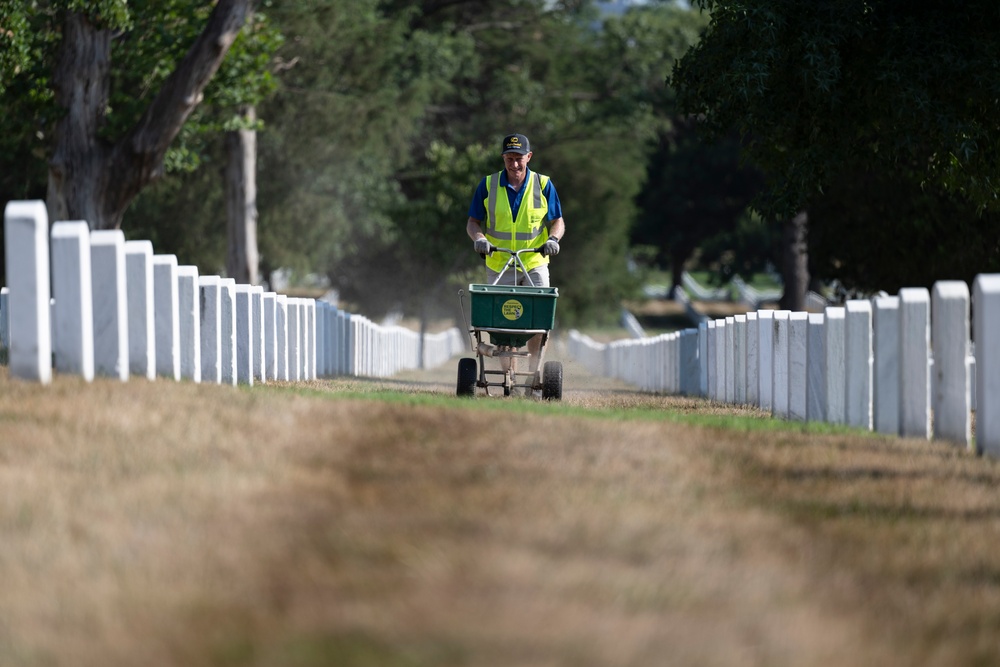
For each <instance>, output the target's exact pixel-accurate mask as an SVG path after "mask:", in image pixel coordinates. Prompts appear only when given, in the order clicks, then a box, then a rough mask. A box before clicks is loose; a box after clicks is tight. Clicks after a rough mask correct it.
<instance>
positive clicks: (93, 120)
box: [46, 12, 111, 228]
mask: <svg viewBox="0 0 1000 667" xmlns="http://www.w3.org/2000/svg"><path fill="white" fill-rule="evenodd" d="M110 74H111V31H109V30H101V29H99V28H97V27H96V26H94V25H93V24H91V23H90V21H88V20H87V18H86V17H85V16H83V15H82V14H77V13H75V12H67V14H66V21H65V23H64V25H63V35H62V43H61V44H60V46H59V55H58V57H57V61H56V67H55V72H54V73H53V83H54V89H55V90H54V92H55V101H56V104H57V105H58V106H60V107H62V108H64V109H66V114H65V115H64V116H63V117H62V118H61V119H60V120H59V121H58V122H57V123H56V127H55V136H54V142H55V148H54V150H53V153H52V159H51V160H50V161H49V182H48V193H47V196H46V198H47V200H48V201H47V207H48V213H49V220H52V221H56V220H86V221H87V222H89V223H90V225H91V227H92V228H94V227H95V225H96V223H97V222H98V221H99V220H101V219H102V218H103V211H102V208H103V207H102V206H101V205H100V202H101V201H102V200H103V199H104V197H105V195H106V192H107V177H108V174H107V170H106V169H105V165H106V163H107V160H108V154H109V153H110V150H111V147H110V146H109V145H108V143H107V142H106V141H104V140H103V139H101V138H100V135H99V132H100V131H101V128H103V127H104V124H105V115H104V114H105V110H106V109H107V107H108V97H109V90H110V85H111V76H110Z"/></svg>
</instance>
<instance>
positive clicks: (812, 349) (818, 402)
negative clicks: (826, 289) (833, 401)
mask: <svg viewBox="0 0 1000 667" xmlns="http://www.w3.org/2000/svg"><path fill="white" fill-rule="evenodd" d="M808 328H809V330H808V333H807V335H806V338H807V343H806V347H807V350H806V419H808V420H809V421H811V422H822V421H826V318H825V317H824V315H823V314H822V313H810V314H809V323H808Z"/></svg>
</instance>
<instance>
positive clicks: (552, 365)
mask: <svg viewBox="0 0 1000 667" xmlns="http://www.w3.org/2000/svg"><path fill="white" fill-rule="evenodd" d="M562 382H563V367H562V363H561V362H559V361H546V362H545V365H544V366H542V398H543V399H545V400H546V401H560V400H562Z"/></svg>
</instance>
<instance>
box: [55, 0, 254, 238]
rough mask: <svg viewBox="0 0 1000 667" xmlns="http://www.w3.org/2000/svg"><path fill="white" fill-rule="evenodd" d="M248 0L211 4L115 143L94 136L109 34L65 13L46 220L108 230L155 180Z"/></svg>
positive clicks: (104, 89)
mask: <svg viewBox="0 0 1000 667" xmlns="http://www.w3.org/2000/svg"><path fill="white" fill-rule="evenodd" d="M253 5H254V0H218V2H217V3H216V5H215V8H214V9H213V10H212V14H211V16H209V19H208V23H207V24H206V25H205V29H204V30H203V31H202V32H201V34H200V35H199V36H198V38H197V39H196V40H195V42H194V44H192V45H191V48H190V49H189V50H188V52H187V53H186V54H185V55H184V58H182V59H181V61H180V63H178V65H177V68H176V69H175V70H174V71H173V72H172V73H171V74H170V76H169V77H167V80H166V81H165V82H164V83H163V86H162V87H161V88H160V90H159V92H158V93H157V94H156V97H155V98H153V101H152V102H150V105H149V107H147V108H146V111H145V113H144V114H143V115H142V118H140V119H139V122H138V123H136V125H135V126H134V127H133V128H132V129H131V130H129V131H128V132H127V133H126V134H125V136H123V137H122V138H121V139H120V140H119V141H118V142H117V143H115V144H113V145H112V144H109V143H108V142H107V141H105V140H104V139H102V138H101V137H100V135H99V131H100V129H101V128H102V127H103V126H104V124H105V112H106V110H107V105H108V90H109V86H110V71H111V64H110V57H111V37H112V35H111V33H110V31H108V30H104V29H101V28H99V27H97V26H95V25H94V24H93V23H91V22H90V21H89V20H88V19H87V17H86V16H84V15H83V14H81V13H78V12H71V11H67V12H66V18H65V22H64V25H63V39H62V43H61V45H60V52H59V56H58V61H57V63H56V68H55V71H54V73H53V80H52V81H53V89H54V92H55V100H56V103H57V105H59V106H60V107H62V108H64V109H65V111H66V113H65V114H64V115H63V116H62V117H61V118H60V119H59V121H58V122H57V123H56V128H55V138H54V141H55V145H54V147H53V154H52V159H51V161H50V162H49V185H48V197H47V198H48V202H47V204H48V209H49V218H50V219H51V220H67V219H70V220H86V221H87V222H88V223H89V224H90V227H91V229H115V228H118V227H120V226H121V221H122V216H123V215H124V214H125V211H126V210H127V209H128V206H129V204H131V203H132V200H133V199H135V197H136V195H138V194H139V192H140V191H141V190H142V189H143V188H144V187H145V186H146V185H148V184H149V183H150V182H152V181H153V180H155V179H156V178H158V177H159V176H160V175H162V172H163V158H164V156H165V155H166V152H167V148H168V147H169V146H170V143H171V142H172V141H173V140H174V137H176V136H177V133H178V132H179V131H180V129H181V127H182V126H183V125H184V122H185V121H186V120H187V118H188V116H190V115H191V112H192V111H194V109H195V107H197V106H198V103H199V102H201V97H202V91H203V90H204V89H205V86H206V85H207V84H208V82H209V81H210V80H211V78H212V76H214V75H215V72H216V70H218V68H219V65H220V64H221V63H222V60H223V58H225V56H226V53H227V52H228V51H229V47H230V46H232V43H233V41H234V40H235V39H236V36H237V35H238V34H239V32H240V30H241V29H242V27H243V24H244V23H245V22H246V18H247V15H248V14H249V13H250V12H251V11H252V10H253Z"/></svg>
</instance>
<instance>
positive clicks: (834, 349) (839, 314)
mask: <svg viewBox="0 0 1000 667" xmlns="http://www.w3.org/2000/svg"><path fill="white" fill-rule="evenodd" d="M824 328H825V329H826V331H825V336H826V342H825V344H824V349H823V366H824V368H825V369H826V372H825V374H826V404H825V411H826V421H827V422H829V423H831V424H846V423H847V407H846V405H845V403H844V402H845V401H846V400H847V371H846V368H845V367H846V364H847V362H846V361H845V357H844V355H845V354H846V342H845V340H846V336H847V309H846V308H844V307H843V306H827V308H826V312H825V324H824Z"/></svg>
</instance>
